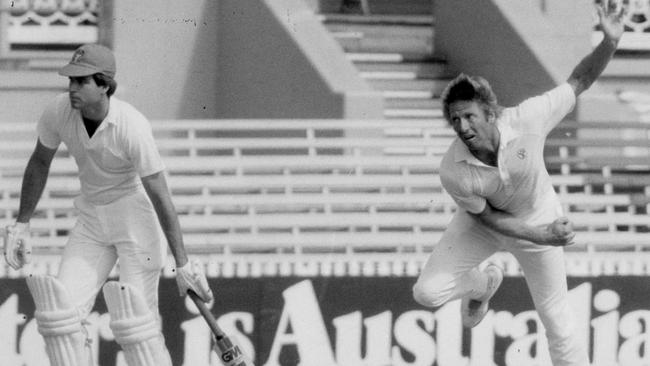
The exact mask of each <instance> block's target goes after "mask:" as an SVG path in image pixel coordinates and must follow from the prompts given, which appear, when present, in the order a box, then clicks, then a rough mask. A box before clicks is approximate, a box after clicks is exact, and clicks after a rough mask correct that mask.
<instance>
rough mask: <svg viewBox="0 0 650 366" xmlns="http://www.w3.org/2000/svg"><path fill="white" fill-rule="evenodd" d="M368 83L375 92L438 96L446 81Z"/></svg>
mask: <svg viewBox="0 0 650 366" xmlns="http://www.w3.org/2000/svg"><path fill="white" fill-rule="evenodd" d="M368 83H369V84H370V85H372V86H373V87H374V88H375V90H382V91H389V90H402V91H423V90H424V91H432V92H433V94H434V95H435V96H438V95H440V93H442V90H443V89H444V88H445V87H446V86H447V81H446V80H436V79H416V80H377V79H370V80H368Z"/></svg>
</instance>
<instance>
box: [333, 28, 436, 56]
mask: <svg viewBox="0 0 650 366" xmlns="http://www.w3.org/2000/svg"><path fill="white" fill-rule="evenodd" d="M332 34H333V35H334V37H335V38H336V39H337V41H338V42H339V44H340V45H341V47H343V50H345V51H346V52H404V53H415V52H425V53H427V54H432V53H433V37H432V36H431V35H413V36H406V35H398V36H393V35H385V36H381V37H377V36H374V35H372V36H368V35H367V34H364V33H362V32H352V33H347V32H346V33H341V32H335V33H332Z"/></svg>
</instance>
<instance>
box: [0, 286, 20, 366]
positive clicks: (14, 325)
mask: <svg viewBox="0 0 650 366" xmlns="http://www.w3.org/2000/svg"><path fill="white" fill-rule="evenodd" d="M24 323H25V315H24V314H19V313H18V296H16V295H11V296H9V298H8V299H7V301H5V302H4V304H2V306H0V344H1V345H2V350H3V351H2V352H0V365H19V364H21V363H22V362H23V361H22V358H21V357H20V355H19V354H18V348H17V347H16V340H17V339H18V335H17V332H18V326H19V325H22V324H24Z"/></svg>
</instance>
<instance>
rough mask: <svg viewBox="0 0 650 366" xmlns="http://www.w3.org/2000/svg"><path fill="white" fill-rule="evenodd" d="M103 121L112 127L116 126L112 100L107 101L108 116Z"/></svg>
mask: <svg viewBox="0 0 650 366" xmlns="http://www.w3.org/2000/svg"><path fill="white" fill-rule="evenodd" d="M104 121H105V122H107V123H110V124H112V125H116V124H117V111H116V108H115V100H114V98H109V99H108V114H107V115H106V117H105V118H104Z"/></svg>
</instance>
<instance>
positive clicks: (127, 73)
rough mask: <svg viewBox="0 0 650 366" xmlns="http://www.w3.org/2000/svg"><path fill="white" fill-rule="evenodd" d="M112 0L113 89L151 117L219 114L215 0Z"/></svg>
mask: <svg viewBox="0 0 650 366" xmlns="http://www.w3.org/2000/svg"><path fill="white" fill-rule="evenodd" d="M114 4H115V7H114V10H113V16H114V24H113V29H114V38H113V39H114V41H113V42H114V45H113V46H114V51H115V55H116V58H117V75H116V77H115V79H116V80H117V82H118V85H119V87H118V92H117V94H116V95H117V96H118V97H121V98H124V99H126V100H127V101H129V102H130V103H132V104H133V105H135V106H136V107H137V108H138V109H139V110H140V111H142V112H143V113H144V114H145V115H146V116H147V117H149V118H150V119H156V118H161V119H171V118H214V117H216V116H218V113H217V103H216V99H217V95H218V94H217V84H216V83H217V70H218V62H219V61H218V54H217V49H218V47H217V35H218V27H217V5H218V1H214V0H184V1H174V0H138V1H132V0H114Z"/></svg>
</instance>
